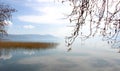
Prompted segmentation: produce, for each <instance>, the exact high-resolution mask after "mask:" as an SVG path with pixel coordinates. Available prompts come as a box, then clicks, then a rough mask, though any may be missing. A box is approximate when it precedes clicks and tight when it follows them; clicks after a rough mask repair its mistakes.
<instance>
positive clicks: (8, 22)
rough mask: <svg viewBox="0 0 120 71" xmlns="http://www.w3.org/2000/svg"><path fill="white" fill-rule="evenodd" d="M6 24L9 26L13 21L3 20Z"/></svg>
mask: <svg viewBox="0 0 120 71" xmlns="http://www.w3.org/2000/svg"><path fill="white" fill-rule="evenodd" d="M4 22H5V23H6V24H7V25H9V26H11V25H13V23H12V22H11V21H6V20H5V21H4Z"/></svg>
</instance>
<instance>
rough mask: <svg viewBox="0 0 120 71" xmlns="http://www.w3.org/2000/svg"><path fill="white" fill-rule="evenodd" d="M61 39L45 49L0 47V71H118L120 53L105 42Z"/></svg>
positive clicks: (119, 67) (119, 68)
mask: <svg viewBox="0 0 120 71" xmlns="http://www.w3.org/2000/svg"><path fill="white" fill-rule="evenodd" d="M70 48H72V50H71V51H69V52H68V51H67V50H68V49H69V48H68V47H66V46H65V43H64V41H63V42H62V43H61V42H60V43H59V45H58V46H53V48H48V49H47V48H46V49H34V48H33V49H29V48H28V49H24V48H21V47H20V48H16V49H13V48H7V49H6V48H1V49H0V71H119V70H120V54H119V53H117V52H118V49H112V48H111V47H110V46H109V45H108V44H106V43H105V42H89V41H88V42H86V41H85V42H75V43H74V44H73V45H72V46H71V47H70Z"/></svg>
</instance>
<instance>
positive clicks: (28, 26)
mask: <svg viewBox="0 0 120 71" xmlns="http://www.w3.org/2000/svg"><path fill="white" fill-rule="evenodd" d="M23 27H24V28H25V29H33V28H35V27H34V26H33V25H24V26H23Z"/></svg>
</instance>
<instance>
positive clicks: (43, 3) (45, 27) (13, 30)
mask: <svg viewBox="0 0 120 71" xmlns="http://www.w3.org/2000/svg"><path fill="white" fill-rule="evenodd" d="M0 2H2V3H5V4H8V5H10V6H11V7H13V8H15V9H16V10H17V12H15V13H13V17H12V20H11V21H9V23H10V24H9V26H8V29H7V31H8V34H40V35H45V34H50V35H54V36H62V37H63V36H66V34H69V32H68V30H69V28H68V27H67V25H68V24H69V20H67V19H64V18H65V17H66V15H67V14H69V13H70V10H71V8H70V7H68V5H67V4H62V3H60V2H58V1H57V0H56V1H54V0H0Z"/></svg>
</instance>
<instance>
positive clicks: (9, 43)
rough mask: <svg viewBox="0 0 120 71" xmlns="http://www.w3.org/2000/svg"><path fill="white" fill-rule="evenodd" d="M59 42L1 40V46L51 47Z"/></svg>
mask: <svg viewBox="0 0 120 71" xmlns="http://www.w3.org/2000/svg"><path fill="white" fill-rule="evenodd" d="M57 45H58V43H52V42H51V43H48V42H14V41H0V48H9V47H12V48H16V47H20V48H22V47H23V48H51V47H54V46H57Z"/></svg>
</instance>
